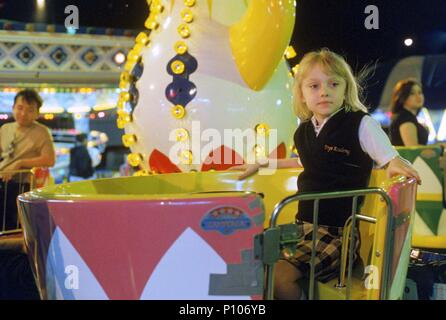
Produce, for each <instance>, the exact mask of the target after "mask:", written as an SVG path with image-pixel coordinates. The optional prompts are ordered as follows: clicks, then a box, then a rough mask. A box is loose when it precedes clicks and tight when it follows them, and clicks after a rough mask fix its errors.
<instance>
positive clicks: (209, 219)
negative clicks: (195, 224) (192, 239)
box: [201, 206, 251, 235]
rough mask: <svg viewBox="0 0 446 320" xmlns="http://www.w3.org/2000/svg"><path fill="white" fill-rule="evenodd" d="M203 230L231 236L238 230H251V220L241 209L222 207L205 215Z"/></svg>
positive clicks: (202, 223)
mask: <svg viewBox="0 0 446 320" xmlns="http://www.w3.org/2000/svg"><path fill="white" fill-rule="evenodd" d="M201 228H202V229H203V230H205V231H218V232H220V233H221V234H223V235H230V234H232V233H234V232H235V231H237V230H246V229H249V228H251V219H250V218H249V216H248V215H247V214H246V213H245V212H244V211H243V210H241V209H239V208H236V207H229V206H222V207H217V208H214V209H212V210H211V211H209V212H208V213H206V214H205V216H204V217H203V219H202V220H201Z"/></svg>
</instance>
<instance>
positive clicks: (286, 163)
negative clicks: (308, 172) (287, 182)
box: [229, 158, 302, 180]
mask: <svg viewBox="0 0 446 320" xmlns="http://www.w3.org/2000/svg"><path fill="white" fill-rule="evenodd" d="M265 160H267V161H262V163H254V164H243V165H240V166H234V167H231V168H229V170H242V171H244V172H243V173H242V174H241V175H240V176H239V177H238V179H239V180H243V179H245V178H247V177H249V176H251V175H253V174H255V173H257V171H259V169H260V168H275V169H285V168H301V167H302V164H301V162H300V160H299V158H288V159H278V160H277V159H265Z"/></svg>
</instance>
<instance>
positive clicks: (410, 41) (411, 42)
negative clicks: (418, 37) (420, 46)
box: [404, 38, 413, 47]
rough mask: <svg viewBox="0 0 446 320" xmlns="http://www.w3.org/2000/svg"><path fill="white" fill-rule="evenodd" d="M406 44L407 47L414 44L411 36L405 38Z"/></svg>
mask: <svg viewBox="0 0 446 320" xmlns="http://www.w3.org/2000/svg"><path fill="white" fill-rule="evenodd" d="M404 44H405V45H406V47H410V46H411V45H412V44H413V40H412V39H411V38H407V39H405V40H404Z"/></svg>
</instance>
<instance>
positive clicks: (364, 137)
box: [359, 116, 421, 184]
mask: <svg viewBox="0 0 446 320" xmlns="http://www.w3.org/2000/svg"><path fill="white" fill-rule="evenodd" d="M359 142H360V145H361V148H362V150H363V151H364V152H366V153H367V154H368V155H369V156H370V158H372V160H373V161H375V163H376V164H377V165H378V168H382V167H384V168H386V169H387V175H388V176H389V177H393V176H396V175H404V176H406V177H410V178H415V179H416V180H417V182H418V183H419V184H421V178H420V176H419V174H418V172H417V171H416V170H415V169H414V168H413V167H412V165H411V164H410V162H409V161H407V160H406V159H404V158H402V157H401V156H400V155H399V153H398V151H396V150H395V148H394V147H393V146H392V144H391V143H390V140H389V138H388V137H387V135H386V133H385V132H384V130H383V129H382V128H381V126H380V124H379V123H378V122H377V121H376V120H375V119H373V118H372V117H370V116H365V117H364V118H363V119H362V120H361V124H360V126H359Z"/></svg>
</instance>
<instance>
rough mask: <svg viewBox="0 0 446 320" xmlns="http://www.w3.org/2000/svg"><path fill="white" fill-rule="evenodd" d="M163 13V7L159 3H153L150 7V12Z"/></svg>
mask: <svg viewBox="0 0 446 320" xmlns="http://www.w3.org/2000/svg"><path fill="white" fill-rule="evenodd" d="M163 11H164V6H163V5H162V4H161V3H159V2H153V3H152V5H151V6H150V12H153V13H161V12H163Z"/></svg>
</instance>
